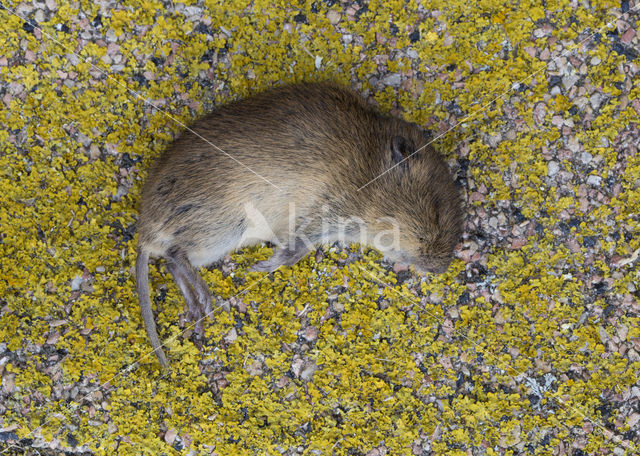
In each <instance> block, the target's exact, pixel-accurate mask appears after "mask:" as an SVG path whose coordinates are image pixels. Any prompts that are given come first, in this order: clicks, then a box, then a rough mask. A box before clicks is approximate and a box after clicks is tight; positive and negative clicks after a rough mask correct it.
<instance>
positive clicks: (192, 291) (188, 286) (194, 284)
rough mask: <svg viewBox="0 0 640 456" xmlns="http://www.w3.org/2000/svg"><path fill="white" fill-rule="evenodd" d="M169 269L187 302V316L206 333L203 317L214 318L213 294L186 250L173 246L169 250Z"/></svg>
mask: <svg viewBox="0 0 640 456" xmlns="http://www.w3.org/2000/svg"><path fill="white" fill-rule="evenodd" d="M166 262H167V269H169V272H170V273H171V275H173V278H174V279H175V281H176V283H177V284H178V287H179V288H180V291H181V292H182V294H183V296H184V298H185V300H186V302H187V318H188V319H189V320H190V321H193V322H195V328H194V330H195V332H197V333H198V334H200V335H203V334H204V329H203V327H202V319H203V318H204V317H205V316H206V315H208V316H209V318H212V312H211V294H210V293H209V288H208V287H207V284H206V283H205V282H204V280H203V279H202V277H200V275H199V274H198V273H197V272H196V271H195V270H194V269H193V266H191V263H190V262H189V258H188V257H187V254H186V252H185V251H184V250H182V249H180V248H179V247H173V248H171V249H170V250H169V251H168V252H167V256H166Z"/></svg>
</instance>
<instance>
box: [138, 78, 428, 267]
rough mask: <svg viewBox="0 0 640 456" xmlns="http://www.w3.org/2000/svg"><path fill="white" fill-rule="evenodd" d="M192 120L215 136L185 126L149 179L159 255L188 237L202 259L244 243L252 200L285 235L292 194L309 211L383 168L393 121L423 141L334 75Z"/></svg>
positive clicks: (149, 213) (146, 205)
mask: <svg viewBox="0 0 640 456" xmlns="http://www.w3.org/2000/svg"><path fill="white" fill-rule="evenodd" d="M191 130H193V131H195V132H197V133H198V135H201V136H203V137H204V138H206V139H207V140H208V141H209V143H208V142H206V141H204V140H202V139H201V138H199V137H198V136H197V135H195V134H194V133H192V132H191V131H186V132H185V133H184V134H183V135H182V136H181V137H180V138H179V139H177V140H176V141H175V142H174V143H173V144H172V146H171V147H170V148H169V149H168V150H167V151H166V152H165V153H164V154H163V155H162V156H161V157H160V159H159V160H158V162H157V163H156V165H155V166H154V168H152V170H151V172H150V174H149V178H148V179H147V182H146V184H145V187H144V189H143V193H142V201H141V213H140V222H139V235H140V241H141V244H143V245H145V246H146V247H147V249H148V250H149V253H150V254H151V255H160V256H162V255H164V253H165V251H166V249H167V248H169V247H170V246H171V245H172V244H174V243H176V242H179V243H180V244H181V245H182V246H184V247H186V249H187V250H189V251H190V255H189V256H190V260H191V261H192V263H193V264H194V265H196V266H198V265H204V264H206V263H207V262H211V261H215V260H216V259H217V257H220V256H222V255H224V254H225V253H227V252H228V251H230V250H233V249H234V248H237V247H239V246H240V242H241V238H242V235H243V232H244V231H245V230H246V228H247V226H246V224H247V220H246V217H245V213H246V210H245V207H244V205H245V204H246V203H247V202H250V203H251V204H252V205H253V206H252V207H254V208H255V209H256V210H257V211H259V213H260V214H261V215H263V216H264V217H265V219H266V222H267V223H268V228H269V229H270V230H271V231H272V232H274V233H275V234H276V235H278V233H279V231H283V230H286V229H287V226H285V225H286V224H288V210H289V204H290V203H294V204H295V207H296V210H297V211H298V212H304V211H305V209H306V208H312V207H317V206H318V205H319V204H318V203H319V199H321V198H324V199H326V198H328V197H329V198H330V197H331V196H332V195H331V193H335V192H336V191H337V190H338V189H340V191H341V192H344V193H347V194H354V193H356V190H357V189H358V188H359V187H360V186H361V185H364V184H366V183H367V182H368V181H370V180H371V179H373V178H374V177H376V176H377V175H378V174H379V173H380V172H382V171H383V170H384V168H383V166H384V160H383V157H382V156H381V151H382V150H385V147H383V143H384V142H385V141H388V138H389V135H390V134H391V133H389V132H387V131H388V130H393V131H394V132H395V134H398V131H400V132H401V133H403V135H404V136H405V137H407V138H411V139H413V141H414V142H415V143H416V144H418V143H420V142H421V141H422V136H421V133H420V132H419V131H418V129H416V128H414V127H412V126H410V125H409V124H406V123H405V122H402V121H397V120H396V119H392V118H387V117H383V116H381V115H379V114H378V113H377V112H375V111H374V110H373V109H372V108H371V107H369V106H368V105H367V104H366V103H365V102H364V101H363V100H362V99H361V98H360V97H359V96H357V95H356V94H354V93H353V92H352V91H351V90H349V89H345V88H342V87H339V86H335V85H331V84H299V85H290V86H286V87H283V88H280V89H276V90H272V91H268V92H265V93H263V94H259V95H257V96H254V97H251V98H247V99H243V100H239V101H236V102H233V103H231V104H229V105H226V106H223V107H221V108H220V109H218V110H217V111H215V112H213V113H212V114H210V115H208V116H205V117H203V118H201V119H200V120H198V121H197V122H195V123H194V124H193V125H192V126H191ZM211 144H213V145H215V147H214V146H212V145H211ZM221 150H222V151H224V153H223V152H221ZM254 229H256V228H254ZM257 229H258V231H259V230H260V228H259V227H258V228H257ZM212 257H216V258H212Z"/></svg>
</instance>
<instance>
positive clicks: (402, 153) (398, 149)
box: [391, 136, 416, 170]
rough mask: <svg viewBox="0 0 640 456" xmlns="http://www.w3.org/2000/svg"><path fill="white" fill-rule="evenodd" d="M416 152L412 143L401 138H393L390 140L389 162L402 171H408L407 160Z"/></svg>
mask: <svg viewBox="0 0 640 456" xmlns="http://www.w3.org/2000/svg"><path fill="white" fill-rule="evenodd" d="M415 150H416V147H415V145H414V144H413V141H411V140H410V139H407V138H405V137H403V136H394V137H393V138H391V162H392V163H393V164H394V165H400V166H398V168H400V169H402V170H406V169H409V161H408V160H407V158H408V157H409V155H411V154H412V153H413V152H414V151H415Z"/></svg>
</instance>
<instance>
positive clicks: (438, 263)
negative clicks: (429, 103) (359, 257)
mask: <svg viewBox="0 0 640 456" xmlns="http://www.w3.org/2000/svg"><path fill="white" fill-rule="evenodd" d="M414 139H418V138H416V137H415V135H414ZM418 140H419V139H418ZM414 144H415V143H414V141H413V140H412V138H411V137H403V136H393V137H392V138H391V140H390V141H389V144H388V151H387V154H388V158H387V159H386V160H385V161H386V163H385V167H384V169H389V168H391V167H393V169H391V170H390V171H389V172H387V173H386V174H385V175H384V176H382V177H380V178H379V179H378V180H376V181H375V182H373V183H372V184H371V187H372V188H371V189H370V191H369V196H370V197H371V198H372V199H373V200H374V204H372V207H374V208H375V209H374V210H373V211H372V212H370V213H369V214H368V216H367V219H368V222H369V223H368V225H369V227H370V230H371V234H372V236H371V235H370V236H369V242H370V244H372V245H373V246H374V247H376V248H378V249H379V250H381V251H382V252H383V253H384V254H385V255H386V256H387V257H389V258H390V259H392V260H394V261H399V262H401V263H407V264H412V265H414V266H415V267H416V268H417V269H418V270H420V271H423V272H434V273H442V272H444V271H446V269H447V267H448V266H449V263H450V262H451V259H452V257H453V249H454V247H455V246H456V244H457V243H458V240H459V238H460V234H461V231H462V211H461V201H460V197H459V195H458V191H457V189H456V187H455V184H454V182H453V179H452V177H451V175H450V173H449V170H448V168H447V165H446V164H445V163H444V161H443V160H442V159H441V158H440V156H439V155H438V154H437V153H436V152H435V151H434V150H433V149H431V148H428V147H427V148H424V150H420V151H419V152H418V153H416V154H415V155H413V156H410V155H411V154H413V152H415V151H416V150H417V149H416V147H415V145H414ZM363 191H364V189H363Z"/></svg>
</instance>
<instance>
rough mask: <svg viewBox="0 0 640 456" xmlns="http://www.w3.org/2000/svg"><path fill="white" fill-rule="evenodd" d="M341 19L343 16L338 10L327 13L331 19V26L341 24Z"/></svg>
mask: <svg viewBox="0 0 640 456" xmlns="http://www.w3.org/2000/svg"><path fill="white" fill-rule="evenodd" d="M341 18H342V15H341V14H340V13H339V12H338V11H336V10H329V12H328V13H327V19H329V22H330V23H331V25H336V24H337V23H338V22H340V19H341Z"/></svg>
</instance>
